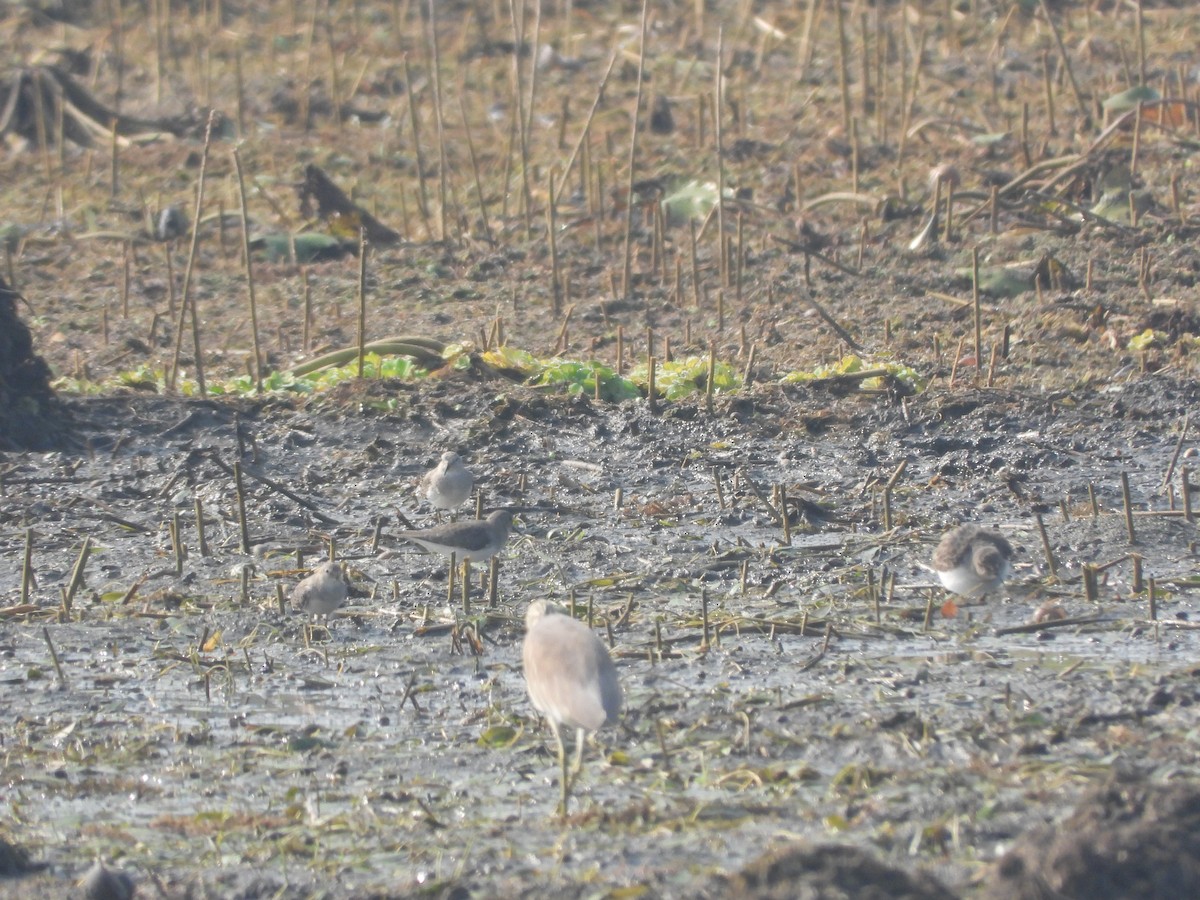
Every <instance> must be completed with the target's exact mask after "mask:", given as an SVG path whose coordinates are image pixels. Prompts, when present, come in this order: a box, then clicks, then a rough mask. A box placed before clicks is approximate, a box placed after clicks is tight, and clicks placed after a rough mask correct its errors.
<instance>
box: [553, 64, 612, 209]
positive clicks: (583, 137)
mask: <svg viewBox="0 0 1200 900" xmlns="http://www.w3.org/2000/svg"><path fill="white" fill-rule="evenodd" d="M616 63H617V53H616V51H614V52H613V54H612V56H610V57H609V58H608V67H607V68H606V69H605V70H604V77H603V78H601V79H600V87H598V88H597V89H596V98H595V99H594V100H593V101H592V108H591V110H590V111H589V112H588V115H587V120H586V121H585V122H584V123H583V130H582V131H581V132H579V139H578V140H577V141H575V146H574V147H573V148H572V149H571V155H570V156H568V157H567V164H566V166H565V167H564V168H563V173H562V178H561V179H560V180H559V182H558V185H557V186H556V187H555V189H554V193H555V194H556V195H560V196H561V194H562V191H563V187H564V186H565V185H566V183H567V179H568V178H569V177H570V175H571V169H572V168H573V167H574V165H575V160H576V159H577V158H578V156H579V151H580V150H581V149H582V148H583V146H584V145H585V143H586V142H587V138H588V134H589V133H590V132H591V129H592V121H593V120H594V119H595V118H596V110H598V109H599V108H600V101H601V100H603V99H604V89H605V88H606V87H607V86H608V77H609V76H610V75H611V74H612V70H613V66H614V65H616ZM592 212H593V214H599V210H593V211H592Z"/></svg>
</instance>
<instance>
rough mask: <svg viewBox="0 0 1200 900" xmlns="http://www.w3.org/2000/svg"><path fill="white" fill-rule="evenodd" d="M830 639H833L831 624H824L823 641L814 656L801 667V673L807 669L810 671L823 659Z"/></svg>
mask: <svg viewBox="0 0 1200 900" xmlns="http://www.w3.org/2000/svg"><path fill="white" fill-rule="evenodd" d="M832 637H833V623H832V622H826V623H825V640H824V641H822V642H821V649H820V650H818V651H817V653H816V655H815V656H813V657H812V658H811V659H810V660H809V661H808V662H806V663H805V664H804V665H802V666H801V667H800V671H801V672H807V671H808V670H809V669H811V668H812V667H813V666H815V665H816V664H817V663H819V662H820V661H821V660H823V659H824V658H825V653H826V651H828V650H829V641H830V639H831V638H832Z"/></svg>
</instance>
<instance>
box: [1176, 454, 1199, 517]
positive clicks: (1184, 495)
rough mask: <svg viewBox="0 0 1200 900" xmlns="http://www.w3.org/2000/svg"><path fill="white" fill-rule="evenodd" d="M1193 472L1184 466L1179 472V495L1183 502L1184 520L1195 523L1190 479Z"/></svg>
mask: <svg viewBox="0 0 1200 900" xmlns="http://www.w3.org/2000/svg"><path fill="white" fill-rule="evenodd" d="M1190 475H1191V470H1190V469H1189V468H1188V467H1187V466H1183V467H1182V468H1181V469H1180V470H1179V494H1180V498H1181V499H1182V500H1183V518H1184V520H1185V521H1188V522H1193V521H1195V515H1194V514H1193V513H1192V485H1191V481H1190V480H1189V477H1188V476H1190Z"/></svg>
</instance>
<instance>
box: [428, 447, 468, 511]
mask: <svg viewBox="0 0 1200 900" xmlns="http://www.w3.org/2000/svg"><path fill="white" fill-rule="evenodd" d="M474 487H475V476H474V475H472V474H471V470H470V469H468V468H467V467H466V466H465V465H463V461H462V457H460V456H459V455H458V454H457V453H455V452H454V451H453V450H447V451H446V452H445V453H443V454H442V459H441V461H440V462H439V463H438V464H437V466H435V467H434V468H432V469H430V470H429V471H428V472H426V473H425V474H424V475H423V476H422V477H421V487H420V493H421V496H422V497H424V498H425V499H426V500H428V501H429V502H430V503H431V504H433V506H434V507H436V508H437V509H457V508H458V507H460V506H462V505H463V503H465V502H466V500H467V498H468V497H470V496H471V489H472V488H474Z"/></svg>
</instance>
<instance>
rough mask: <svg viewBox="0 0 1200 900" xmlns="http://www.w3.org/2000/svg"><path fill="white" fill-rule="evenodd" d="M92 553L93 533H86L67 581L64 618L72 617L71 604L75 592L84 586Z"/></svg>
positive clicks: (64, 594) (64, 592)
mask: <svg viewBox="0 0 1200 900" xmlns="http://www.w3.org/2000/svg"><path fill="white" fill-rule="evenodd" d="M91 555H92V538H91V535H85V536H84V539H83V544H82V546H80V548H79V556H78V557H77V558H76V560H75V567H74V568H73V569H72V570H71V580H70V581H69V582H67V588H66V590H65V591H63V598H62V603H63V608H62V612H63V617H64V619H70V618H71V604H72V602H73V601H74V600H75V594H76V592H78V590H79V589H80V588H81V587H83V572H84V570H85V569H86V568H87V562H88V557H89V556H91Z"/></svg>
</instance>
